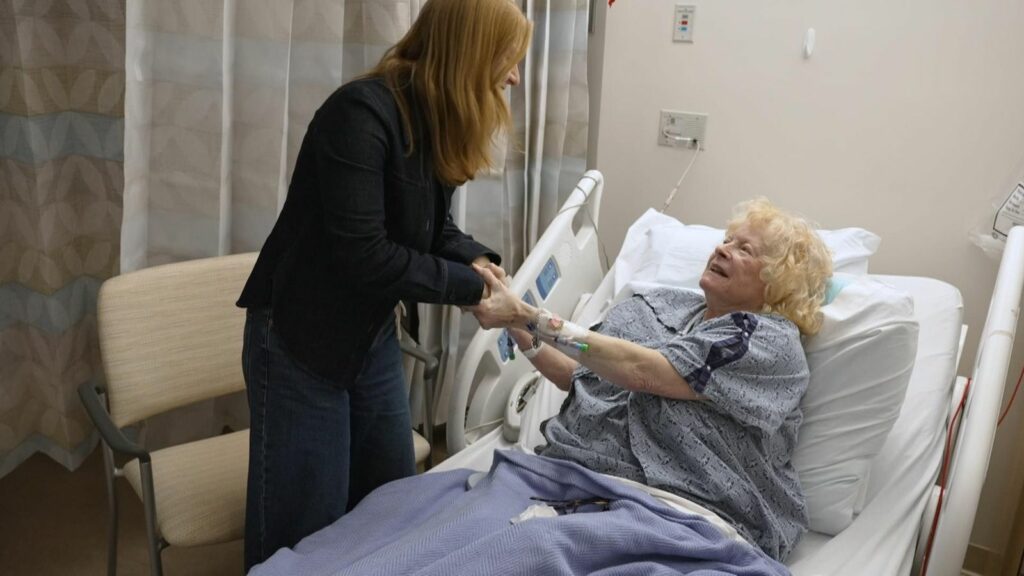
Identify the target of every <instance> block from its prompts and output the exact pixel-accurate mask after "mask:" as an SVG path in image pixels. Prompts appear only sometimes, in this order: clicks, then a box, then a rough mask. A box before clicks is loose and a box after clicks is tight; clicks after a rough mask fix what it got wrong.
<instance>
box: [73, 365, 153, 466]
mask: <svg viewBox="0 0 1024 576" xmlns="http://www.w3.org/2000/svg"><path fill="white" fill-rule="evenodd" d="M78 397H79V398H81V399H82V404H83V405H84V406H85V412H86V413H87V414H88V415H89V419H90V420H92V423H93V424H95V425H96V429H97V430H99V433H100V436H102V437H103V441H104V442H106V443H107V445H108V446H110V448H111V449H112V450H113V451H115V452H119V453H121V454H128V455H130V456H135V457H136V458H138V459H139V462H140V463H142V462H149V451H147V450H146V449H145V448H143V447H142V446H139V445H138V444H136V443H134V442H132V441H131V440H129V439H128V438H127V437H125V435H124V432H121V429H120V428H118V427H117V426H116V425H115V424H114V421H113V420H111V419H110V414H109V413H107V409H106V408H104V407H103V401H102V400H101V399H100V395H99V391H98V390H97V388H96V387H95V386H93V385H92V384H90V383H89V382H83V383H82V385H81V386H79V387H78Z"/></svg>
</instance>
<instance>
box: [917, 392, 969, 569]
mask: <svg viewBox="0 0 1024 576" xmlns="http://www.w3.org/2000/svg"><path fill="white" fill-rule="evenodd" d="M970 389H971V379H970V378H968V379H967V385H966V386H964V393H963V394H961V395H960V402H958V403H957V405H956V411H955V412H953V419H952V420H950V421H949V431H948V432H947V433H946V448H945V449H944V450H943V451H942V469H941V471H940V472H939V502H938V504H936V505H935V516H934V517H933V518H932V528H931V532H929V533H928V543H927V544H925V547H924V561H923V562H922V564H921V576H926V575H927V574H928V561H929V560H930V559H931V554H932V544H933V543H934V542H935V529H936V528H937V527H938V525H939V515H940V514H941V513H942V500H943V497H944V496H945V495H946V473H947V472H948V468H949V458H950V456H951V453H952V443H953V426H955V425H956V419H957V418H958V417H959V416H960V412H961V411H962V410H963V408H964V403H965V402H966V401H967V392H968V391H969V390H970Z"/></svg>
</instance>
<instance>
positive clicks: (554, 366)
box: [471, 268, 703, 400]
mask: <svg viewBox="0 0 1024 576" xmlns="http://www.w3.org/2000/svg"><path fill="white" fill-rule="evenodd" d="M477 272H478V273H480V275H481V276H482V277H483V278H484V282H485V283H486V284H487V285H488V287H490V290H491V295H490V298H487V299H485V300H482V301H481V302H480V304H479V305H477V306H474V307H472V308H471V310H472V311H473V314H474V315H475V316H476V318H477V320H478V321H479V322H480V325H481V326H483V327H484V328H502V327H505V328H512V329H513V330H512V336H513V338H515V339H516V343H517V344H519V347H520V348H529V347H530V345H531V342H530V340H531V339H532V336H530V334H529V332H526V331H525V329H526V327H527V325H528V324H530V323H532V322H535V321H536V320H537V317H538V314H539V313H540V310H538V309H537V308H535V307H533V306H531V305H529V304H527V303H526V302H523V301H522V300H521V299H520V298H519V297H517V296H516V295H515V294H513V293H512V292H510V291H509V290H508V288H506V286H505V283H504V281H503V279H499V278H498V277H497V276H495V273H494V272H497V271H495V270H493V268H477ZM498 273H499V274H500V272H498ZM584 339H585V341H586V344H587V350H586V351H585V352H582V353H580V354H579V355H578V358H577V359H575V360H574V359H573V358H570V357H569V356H567V355H565V354H563V353H562V352H560V351H558V350H555V349H554V348H553V347H552V346H545V347H544V348H543V349H542V350H540V352H539V353H538V354H537V356H536V357H535V358H533V359H532V361H533V364H534V366H536V367H537V369H538V370H540V371H541V374H544V376H545V377H546V378H548V379H549V380H551V381H552V382H554V383H555V385H557V386H558V387H559V388H562V389H563V390H568V388H569V384H570V382H571V378H572V371H573V370H574V369H575V368H576V364H577V362H578V363H579V364H582V365H584V366H586V367H587V368H589V369H591V370H592V371H593V372H594V373H595V374H597V375H598V376H600V377H601V378H604V379H605V380H608V381H609V382H611V383H612V384H615V385H616V386H620V387H622V388H624V389H626V390H630V391H632V392H644V393H647V394H655V395H657V396H663V397H666V398H674V399H677V400H699V399H702V398H703V397H702V396H701V395H700V394H697V393H696V392H695V391H694V390H693V388H691V387H690V384H689V383H688V382H687V381H686V379H684V378H683V377H682V376H680V375H679V372H677V371H676V369H675V368H674V367H673V366H672V364H671V363H669V361H668V359H667V358H665V356H663V355H662V354H661V353H660V352H658V351H656V350H651V349H649V348H644V347H643V346H640V345H639V344H634V343H632V342H628V341H626V340H621V339H619V338H613V337H610V336H605V335H603V334H599V333H597V332H592V331H589V330H588V331H586V335H585V337H584ZM549 372H550V374H549Z"/></svg>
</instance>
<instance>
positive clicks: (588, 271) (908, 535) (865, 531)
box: [432, 171, 1024, 576]
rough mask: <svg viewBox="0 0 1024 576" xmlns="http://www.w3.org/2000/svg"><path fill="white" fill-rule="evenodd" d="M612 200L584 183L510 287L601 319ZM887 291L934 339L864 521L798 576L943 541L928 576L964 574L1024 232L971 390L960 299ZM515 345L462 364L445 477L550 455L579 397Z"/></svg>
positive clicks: (450, 416) (489, 344) (924, 352)
mask: <svg viewBox="0 0 1024 576" xmlns="http://www.w3.org/2000/svg"><path fill="white" fill-rule="evenodd" d="M603 187H604V182H603V178H602V176H601V174H600V173H599V172H597V171H590V172H587V173H586V174H585V175H584V176H583V178H582V179H581V180H580V182H579V184H578V185H577V187H576V189H575V190H574V192H573V193H572V195H571V196H570V197H569V198H568V200H567V201H566V202H565V205H564V208H563V209H562V210H561V211H560V212H559V213H558V215H557V216H556V217H555V219H554V220H553V222H552V223H551V225H550V226H549V228H548V229H547V230H546V231H545V233H544V235H543V236H542V237H541V239H540V240H539V241H538V243H537V245H536V246H535V248H534V249H533V250H532V251H531V252H530V255H529V257H528V258H527V260H526V261H525V262H524V264H523V265H522V267H521V268H520V269H519V270H518V271H517V272H516V274H515V277H514V278H513V279H512V281H511V285H510V286H511V289H512V290H513V291H514V292H515V293H517V294H519V295H521V296H522V297H523V298H524V299H525V300H527V301H529V302H531V303H533V304H535V305H539V306H542V307H544V308H547V309H550V310H552V311H554V312H557V313H559V314H560V315H562V316H563V317H569V318H572V319H574V320H575V321H577V322H578V323H581V324H587V323H589V322H593V321H595V320H596V319H598V318H600V316H601V313H602V312H603V310H605V309H606V308H607V307H608V305H609V304H610V303H611V302H612V301H613V300H614V298H615V297H616V294H615V285H616V281H615V276H616V274H615V267H614V266H612V267H611V269H610V270H608V271H607V272H606V271H605V270H604V267H603V266H602V264H601V259H600V256H599V255H600V251H601V247H600V241H599V239H598V235H597V223H598V222H599V215H600V214H599V212H600V200H601V194H602V192H603ZM879 278H881V279H882V280H884V281H885V282H886V283H887V284H889V285H892V286H894V287H896V288H898V289H900V290H904V291H906V292H907V293H909V294H910V295H911V297H912V298H913V306H914V312H913V314H914V318H915V319H916V320H917V322H918V324H919V328H920V329H919V339H918V343H917V352H916V357H915V360H914V365H913V371H912V373H911V376H910V381H909V384H908V385H907V392H906V397H905V400H904V402H903V404H902V408H901V410H900V412H899V416H898V418H897V419H896V422H895V424H894V425H893V427H892V430H891V432H890V433H889V434H888V436H887V437H886V439H885V443H884V445H883V447H882V449H881V452H880V453H878V455H877V456H875V457H874V459H873V460H872V461H871V467H870V474H869V476H868V478H869V480H868V482H867V485H866V493H865V494H864V499H863V504H862V505H861V506H860V508H859V512H858V514H857V515H856V517H855V519H854V520H853V522H852V523H850V525H849V526H848V527H846V528H845V529H843V530H842V531H841V532H839V533H838V534H835V535H826V534H821V533H815V532H808V533H807V534H806V535H805V536H804V537H803V538H802V540H801V542H800V544H799V545H798V547H797V549H796V550H795V552H794V553H793V554H792V555H791V556H790V558H789V559H788V560H787V565H788V566H789V567H790V569H791V570H792V572H793V574H795V575H797V576H812V575H825V574H828V575H838V576H842V575H850V576H852V575H863V574H878V575H905V574H920V573H921V569H922V564H923V560H924V553H925V550H926V549H929V539H931V540H932V542H931V544H930V556H929V558H928V560H927V574H929V575H931V576H947V575H955V574H959V573H960V567H961V565H962V564H963V559H964V555H965V553H966V549H967V545H968V539H969V537H970V533H971V528H972V526H973V524H974V517H975V512H976V508H977V504H978V499H979V496H980V492H981V488H982V484H983V482H984V478H985V474H986V471H987V468H988V461H989V457H990V453H991V447H992V443H993V438H994V435H995V426H996V419H997V416H998V410H999V407H1000V403H1001V401H1002V393H1003V386H1004V382H1005V377H1006V373H1007V367H1008V363H1009V358H1010V353H1011V351H1012V347H1013V338H1014V332H1015V329H1016V325H1017V314H1018V309H1019V303H1020V297H1021V287H1022V283H1024V229H1021V228H1015V229H1014V230H1013V231H1012V232H1011V234H1010V237H1009V239H1008V240H1007V247H1006V251H1005V253H1004V256H1003V259H1002V263H1001V266H1000V269H999V274H998V277H997V281H996V285H995V288H994V291H993V295H992V299H991V303H990V308H989V312H988V318H987V320H986V322H985V326H984V327H983V328H982V331H981V343H980V346H979V348H978V350H979V351H978V356H977V359H976V360H975V362H974V364H973V366H971V367H968V368H967V369H966V370H962V371H963V372H966V373H968V374H970V375H971V378H970V379H967V378H963V377H958V376H957V372H958V364H959V361H960V353H961V351H962V348H963V341H964V337H965V333H966V327H964V326H962V316H963V314H962V312H963V310H962V308H963V306H962V300H961V297H960V293H959V292H958V291H957V289H956V288H954V287H953V286H950V285H949V284H946V283H944V282H940V281H937V280H933V279H927V278H917V277H905V276H885V277H879ZM507 339H508V335H507V333H506V332H504V331H499V330H480V331H478V332H477V333H476V334H475V336H474V337H473V339H472V340H471V342H470V344H469V346H468V348H467V350H466V352H465V353H464V354H463V355H462V358H461V360H460V363H459V367H458V370H457V372H456V375H455V378H454V384H453V386H452V388H451V390H449V391H447V392H449V393H450V401H449V404H448V413H447V427H446V431H447V445H448V450H449V453H450V454H451V455H452V456H451V457H450V458H449V459H447V460H446V461H444V462H443V463H441V464H440V465H439V466H437V467H435V468H434V469H433V470H432V471H442V470H452V469H455V468H472V469H477V470H481V471H483V470H487V469H488V468H489V466H490V465H491V461H492V458H493V454H494V451H495V450H498V449H510V450H520V451H525V452H532V451H533V448H534V447H535V446H537V445H538V444H540V443H541V442H543V438H542V436H541V435H540V432H539V425H540V423H541V422H542V421H543V420H545V419H546V418H548V417H550V416H552V415H554V414H556V413H557V411H558V409H559V407H560V405H561V402H562V400H563V399H564V398H565V393H563V392H561V391H559V390H558V389H557V388H556V387H555V386H554V385H553V384H551V383H550V382H547V381H545V380H543V378H542V377H540V376H539V374H537V373H536V372H535V371H534V370H533V369H532V366H531V365H530V364H529V361H528V360H526V359H525V358H523V357H522V355H521V354H520V355H518V356H514V350H512V351H510V346H509V343H508V341H507ZM870 361H871V359H870V358H865V359H864V362H870ZM968 383H969V386H968ZM961 403H962V406H961ZM958 406H960V410H957V407H958ZM958 414H959V418H956V421H954V418H955V417H956V415H958ZM949 431H952V437H951V438H950V441H949V442H948V443H949V448H948V449H947V448H946V444H947V433H948V432H949ZM947 450H948V453H947ZM944 461H946V463H947V465H948V470H947V471H946V473H945V475H944V476H945V478H944V483H943V484H944V486H945V490H944V492H943V487H942V486H940V485H939V480H940V478H939V476H940V469H941V468H942V467H943V462H944ZM940 495H941V498H942V503H941V514H940V515H939V517H938V520H937V521H936V520H935V516H936V515H935V512H936V509H937V508H938V507H939V498H940Z"/></svg>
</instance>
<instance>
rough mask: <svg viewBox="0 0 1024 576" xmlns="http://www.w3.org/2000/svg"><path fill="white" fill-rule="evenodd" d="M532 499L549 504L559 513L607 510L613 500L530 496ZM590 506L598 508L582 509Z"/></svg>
mask: <svg viewBox="0 0 1024 576" xmlns="http://www.w3.org/2000/svg"><path fill="white" fill-rule="evenodd" d="M530 500H534V501H536V502H543V503H544V504H547V505H548V506H551V507H552V508H554V509H555V512H558V514H559V515H562V514H575V513H576V512H607V511H608V509H609V508H611V505H612V501H611V500H607V499H605V498H598V497H596V496H595V497H593V498H580V499H576V500H548V499H546V498H540V497H538V496H530ZM588 506H596V507H597V509H596V510H581V508H586V507H588Z"/></svg>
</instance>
